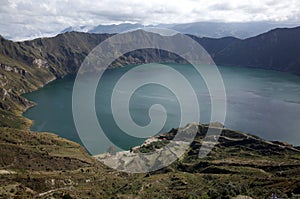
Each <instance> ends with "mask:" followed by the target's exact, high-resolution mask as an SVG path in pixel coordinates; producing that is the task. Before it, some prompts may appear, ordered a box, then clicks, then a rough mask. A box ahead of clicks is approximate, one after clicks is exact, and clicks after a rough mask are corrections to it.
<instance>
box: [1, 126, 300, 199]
mask: <svg viewBox="0 0 300 199" xmlns="http://www.w3.org/2000/svg"><path fill="white" fill-rule="evenodd" d="M194 127H196V128H198V132H197V135H196V138H195V140H194V142H192V144H191V146H190V148H189V150H188V151H187V152H186V153H185V155H184V156H183V157H182V158H180V159H179V160H178V161H176V162H174V163H173V164H171V165H170V166H168V167H167V168H164V169H161V170H158V171H155V172H151V173H148V174H127V173H122V172H118V171H115V170H112V169H109V168H107V167H106V166H104V165H103V164H102V163H100V162H99V161H97V160H96V159H94V158H92V157H90V156H89V155H88V154H87V153H86V152H85V151H84V149H83V148H82V147H81V146H80V145H78V144H76V143H73V142H70V141H67V140H65V139H62V138H60V137H58V136H56V135H53V134H49V133H32V132H28V131H20V130H12V129H7V128H0V133H1V137H0V145H1V147H0V150H1V151H0V154H1V158H0V184H1V186H0V198H1V197H3V198H7V197H9V196H14V197H19V198H24V197H25V196H27V197H30V198H32V197H34V198H62V196H63V195H67V194H68V195H70V196H71V197H72V198H86V197H88V198H110V197H115V198H156V197H166V198H193V197H194V198H197V197H198V198H234V197H237V196H239V195H246V196H250V197H252V198H270V196H271V194H272V193H276V194H277V196H278V197H282V198H287V197H288V198H297V196H299V194H300V189H299V187H300V150H299V149H297V148H295V147H293V146H291V145H288V144H286V143H281V142H268V141H264V140H262V139H260V138H258V137H255V136H252V135H249V134H245V133H242V132H237V131H232V130H229V129H224V130H223V132H222V134H221V136H220V139H219V142H218V144H217V145H216V147H215V148H214V149H213V150H212V151H211V152H210V153H209V154H208V156H207V157H205V158H198V151H199V148H200V146H201V144H202V140H203V136H204V135H205V134H206V131H207V125H203V124H196V123H192V124H189V125H188V126H187V127H185V129H186V130H187V132H188V129H189V128H194ZM177 130H178V129H173V130H171V131H170V132H168V133H165V134H161V135H158V136H157V141H156V142H152V143H150V144H147V145H143V146H141V147H139V148H136V149H135V151H134V153H146V152H149V151H152V150H158V148H160V147H161V146H163V145H164V144H166V142H168V141H169V140H170V139H172V138H173V136H174V135H175V134H176V133H177ZM128 153H130V152H128ZM120 160H122V158H121V159H120ZM120 162H122V161H120ZM297 194H298V195H297Z"/></svg>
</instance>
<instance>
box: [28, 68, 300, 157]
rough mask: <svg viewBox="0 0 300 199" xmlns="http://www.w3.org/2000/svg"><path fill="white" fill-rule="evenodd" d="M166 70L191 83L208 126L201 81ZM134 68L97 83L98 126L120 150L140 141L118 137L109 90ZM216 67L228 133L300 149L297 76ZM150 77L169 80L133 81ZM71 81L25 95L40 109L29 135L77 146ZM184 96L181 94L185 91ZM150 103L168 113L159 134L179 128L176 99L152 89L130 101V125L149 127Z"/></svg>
mask: <svg viewBox="0 0 300 199" xmlns="http://www.w3.org/2000/svg"><path fill="white" fill-rule="evenodd" d="M168 65H169V66H171V67H172V68H173V69H176V70H177V71H179V72H180V73H182V74H183V75H184V76H185V77H186V79H188V80H189V82H190V83H191V85H192V87H193V89H194V90H195V93H196V95H197V97H198V99H199V102H200V110H201V112H200V121H201V122H202V123H207V122H209V121H210V116H211V111H210V97H209V93H208V91H207V88H206V86H205V84H204V82H203V80H202V78H201V77H200V76H199V75H198V74H197V73H196V71H195V69H194V68H193V67H192V66H190V65H180V64H168ZM134 67H135V66H128V67H124V68H121V69H111V70H107V71H106V72H105V73H104V75H103V77H102V78H101V83H100V84H99V85H98V89H97V93H96V97H95V101H96V104H95V108H96V112H97V116H98V120H99V124H100V125H101V127H102V129H103V130H104V131H105V132H106V135H107V136H108V137H109V139H110V140H112V141H113V142H114V143H115V144H116V145H117V146H119V147H120V148H123V149H128V148H130V147H132V146H135V145H137V144H141V143H142V142H143V141H144V139H142V138H133V137H131V136H128V135H127V134H124V133H122V132H121V130H120V128H119V127H118V126H117V125H116V123H115V122H114V118H113V116H112V114H111V94H112V89H113V87H114V85H115V83H116V81H117V80H118V79H119V78H120V77H121V76H122V75H123V74H124V73H126V72H127V71H129V70H130V69H132V68H134ZM218 68H219V71H220V73H221V75H222V78H223V81H224V85H225V89H226V95H227V113H226V120H225V126H226V127H227V128H231V129H234V130H240V131H244V132H246V133H251V134H254V135H257V136H260V137H262V138H264V139H267V140H280V141H286V142H289V143H292V144H294V145H300V130H299V129H300V76H296V75H292V74H288V73H282V72H276V71H268V70H260V69H253V68H242V67H229V66H220V67H218ZM149 75H152V76H156V77H159V78H168V77H165V76H164V74H161V73H160V71H159V70H157V71H152V72H151V73H150V74H149V73H148V72H146V71H145V72H143V70H140V71H139V72H138V73H137V74H136V78H143V76H149ZM74 79H75V77H71V76H67V77H65V78H64V79H59V80H56V81H54V82H51V83H49V84H48V85H46V86H45V87H43V88H41V89H39V90H37V91H34V92H32V93H28V94H26V95H24V96H25V97H26V98H27V99H29V100H32V101H34V102H36V103H37V104H38V105H37V106H35V107H33V108H30V109H29V110H27V111H26V112H25V113H24V116H25V117H27V118H29V119H31V120H34V125H33V126H32V127H31V130H33V131H47V132H53V133H56V134H58V135H60V136H62V137H64V138H67V139H70V140H73V141H75V142H78V143H81V141H80V138H79V136H78V134H77V131H76V128H75V125H74V121H73V116H72V90H73V84H74ZM118 92H126V91H118ZM182 92H183V93H184V90H183V91H182ZM121 102H122V99H120V103H121ZM153 104H161V105H162V106H164V107H165V109H166V111H167V116H168V117H167V121H166V123H165V125H164V127H163V129H162V130H161V131H160V132H166V131H169V130H170V129H171V128H173V127H178V125H179V123H180V109H179V103H178V99H177V98H176V96H175V95H174V94H173V93H172V92H170V90H168V89H166V88H164V87H161V86H158V85H151V84H150V85H145V86H143V87H141V88H139V89H138V90H137V91H136V92H135V93H134V94H133V95H132V97H131V100H130V114H131V117H132V119H133V121H135V122H136V124H138V125H141V126H143V125H147V124H148V123H149V122H150V118H149V115H148V111H149V108H150V107H151V105H153ZM191 122H192V121H191ZM92 145H93V143H92ZM106 145H107V143H101V140H100V141H99V140H98V141H97V142H95V144H94V146H93V150H92V151H90V152H91V153H92V154H96V153H102V152H105V151H106V149H107V146H106Z"/></svg>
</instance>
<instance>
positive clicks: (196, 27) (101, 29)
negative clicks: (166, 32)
mask: <svg viewBox="0 0 300 199" xmlns="http://www.w3.org/2000/svg"><path fill="white" fill-rule="evenodd" d="M295 26H297V24H286V23H270V22H249V23H221V22H195V23H186V24H159V25H149V26H144V25H142V24H138V23H137V24H131V23H122V24H118V25H116V24H113V25H98V26H74V27H72V26H70V27H68V28H66V29H64V30H63V31H61V33H65V32H72V31H77V32H88V33H121V32H124V31H128V30H132V29H138V28H143V27H157V28H169V29H173V30H176V31H178V32H181V33H184V34H192V35H196V36H198V37H211V38H222V37H236V38H240V39H245V38H249V37H253V36H256V35H259V34H262V33H264V32H267V31H270V30H272V29H275V28H291V27H295Z"/></svg>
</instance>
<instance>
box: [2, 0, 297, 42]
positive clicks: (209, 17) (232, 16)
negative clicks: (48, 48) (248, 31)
mask: <svg viewBox="0 0 300 199" xmlns="http://www.w3.org/2000/svg"><path fill="white" fill-rule="evenodd" d="M0 5H1V6H0V34H2V35H4V36H6V37H11V38H14V39H20V38H22V37H28V36H32V37H36V36H42V35H47V34H53V33H57V32H59V31H61V30H62V29H64V28H66V27H68V26H78V25H98V24H112V23H122V22H132V23H143V24H159V23H188V22H196V21H223V22H248V21H284V22H298V20H299V16H300V10H299V7H300V1H298V0H288V1H281V0H249V1H240V0H230V1H227V2H225V1H219V0H184V1H179V0H164V1H162V0H151V1H141V0H130V1H124V0H97V1H93V0H40V1H34V0H0Z"/></svg>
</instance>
